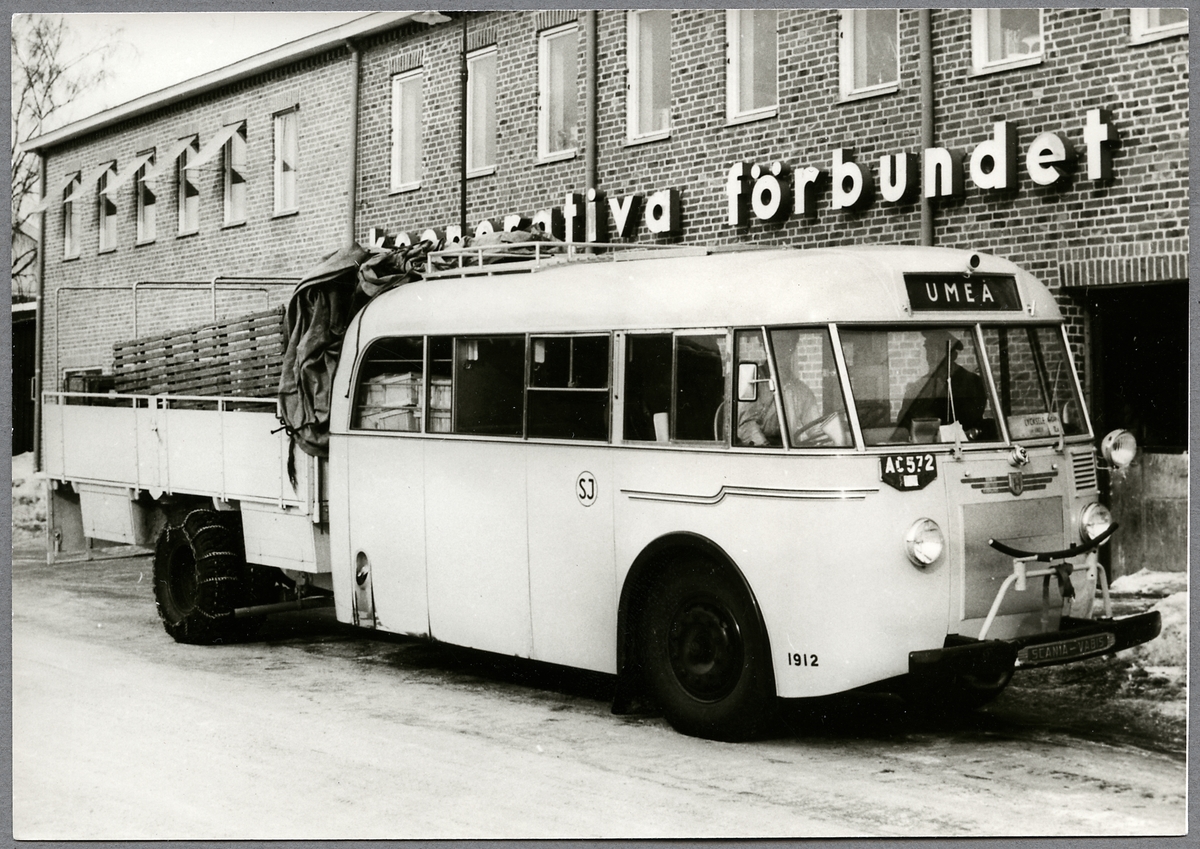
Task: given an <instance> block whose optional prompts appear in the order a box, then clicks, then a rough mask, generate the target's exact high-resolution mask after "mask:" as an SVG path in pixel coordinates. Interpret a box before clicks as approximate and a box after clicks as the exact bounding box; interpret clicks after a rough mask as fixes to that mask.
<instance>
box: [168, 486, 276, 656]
mask: <svg viewBox="0 0 1200 849" xmlns="http://www.w3.org/2000/svg"><path fill="white" fill-rule="evenodd" d="M239 519H240V517H239V516H238V514H236V513H218V512H217V511H215V510H205V509H199V510H192V511H191V512H189V513H188V514H187V515H186V516H185V517H184V520H183V523H182V524H180V525H178V526H171V525H168V526H167V527H166V528H164V529H163V531H162V533H161V534H160V535H159V537H158V543H157V545H156V546H155V551H154V602H155V606H156V607H157V608H158V615H159V618H160V619H161V620H162V623H163V628H164V629H165V630H166V632H167V633H168V634H170V635H171V637H172V638H174V639H175V640H176V641H177V642H180V643H195V644H200V645H211V644H213V643H225V642H237V641H239V640H244V639H247V638H249V637H251V636H253V635H254V634H255V633H256V632H257V631H258V629H259V627H261V625H262V621H263V620H262V619H261V618H237V619H235V618H234V616H233V611H234V608H236V607H241V606H243V605H246V604H250V603H253V602H252V599H253V595H254V593H253V591H252V589H251V587H250V578H249V574H248V569H247V568H246V563H245V556H244V554H243V552H242V535H241V522H240V521H239Z"/></svg>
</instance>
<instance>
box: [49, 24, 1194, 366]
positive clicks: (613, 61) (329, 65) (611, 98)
mask: <svg viewBox="0 0 1200 849" xmlns="http://www.w3.org/2000/svg"><path fill="white" fill-rule="evenodd" d="M596 14H597V20H598V40H599V55H600V69H599V79H598V114H597V121H598V132H597V137H598V151H599V155H598V160H599V161H598V174H599V187H600V189H601V190H602V191H604V192H606V193H607V194H608V196H610V197H612V196H622V195H626V194H629V193H641V194H649V193H650V192H652V191H655V190H658V189H666V188H672V189H676V190H678V191H679V193H680V198H681V201H682V230H681V232H680V234H679V236H678V237H675V238H676V239H677V240H678V241H683V242H687V243H718V244H746V245H762V244H796V245H802V246H823V245H842V244H864V243H872V242H885V243H909V244H914V243H916V242H917V241H918V239H919V233H920V204H919V203H916V202H908V203H884V202H882V201H881V200H877V201H876V202H875V203H873V204H871V205H869V206H868V207H867V208H866V209H864V210H862V211H858V212H854V211H845V210H834V209H833V208H832V206H831V194H832V193H831V188H830V185H829V180H828V177H826V179H825V180H824V182H823V183H821V184H820V185H819V187H818V191H817V194H816V196H815V198H814V201H815V203H814V207H815V208H814V209H813V211H812V212H811V214H809V215H807V216H804V217H797V216H792V217H791V218H789V219H788V220H786V221H783V222H776V223H769V222H761V221H752V222H751V223H749V224H747V225H746V226H742V227H734V226H731V225H729V224H728V223H727V220H726V208H727V207H726V197H725V182H726V174H727V172H728V169H729V166H730V165H731V164H733V163H736V162H750V163H755V162H757V163H768V162H771V161H772V160H781V161H784V162H786V163H788V164H790V165H791V166H792V167H793V168H795V169H800V168H803V167H806V166H816V167H818V168H821V169H822V170H823V171H825V172H826V175H828V173H829V171H830V168H831V166H832V163H833V159H832V157H833V151H834V150H835V149H837V148H845V149H847V150H849V151H850V152H851V155H852V156H853V159H854V161H856V162H858V163H860V164H862V165H869V166H870V167H871V168H872V170H877V168H878V160H879V157H880V156H881V155H884V154H899V153H914V154H917V153H920V148H921V144H920V127H919V115H920V85H919V80H918V12H917V10H915V9H905V10H901V12H900V14H899V36H900V43H899V48H900V51H899V52H900V79H899V86H898V89H897V90H896V91H894V92H892V93H887V94H882V95H879V96H875V97H870V98H866V99H860V100H854V101H849V102H843V101H842V100H841V99H840V95H839V74H838V61H839V59H838V21H839V14H838V12H836V11H831V10H814V9H788V10H781V11H780V12H779V24H778V30H779V36H778V52H779V57H780V73H779V108H778V114H777V115H776V116H775V117H772V118H768V119H764V120H760V121H754V122H750V123H743V124H737V125H733V126H727V124H726V119H725V46H724V45H725V38H726V36H725V13H724V12H723V11H722V10H706V9H700V10H679V11H675V12H673V13H672V32H671V62H672V65H671V86H672V88H671V95H672V97H671V103H672V106H671V126H672V130H671V134H670V136H669V138H666V139H662V140H658V141H653V142H648V143H643V144H632V145H631V144H628V143H627V142H626V138H625V96H626V94H625V79H626V74H625V61H626V55H625V54H626V43H625V39H626V13H625V12H624V11H620V10H601V11H598V12H597V13H596ZM575 18H577V19H578V22H579V30H580V37H579V78H578V90H579V104H578V105H579V114H580V123H581V125H582V124H583V122H584V117H583V116H584V107H585V91H584V81H585V77H584V75H585V69H586V66H585V61H586V55H585V53H586V39H585V32H584V31H585V24H584V13H570V12H554V13H547V12H541V13H537V12H519V11H497V12H487V13H469V14H468V15H467V27H468V44H469V46H470V47H471V48H472V49H474V48H479V47H483V46H489V45H491V44H494V45H495V47H496V51H497V63H496V64H497V68H498V75H497V103H496V110H497V116H496V117H497V122H496V123H497V143H496V168H495V172H494V173H493V174H490V175H485V176H479V177H473V178H472V179H470V180H469V181H468V203H467V220H468V226H469V227H470V228H472V229H473V228H474V226H475V224H476V223H477V222H479V221H480V220H481V219H484V218H490V219H500V218H502V217H503V216H504V215H506V214H509V213H521V214H524V215H531V214H533V213H535V212H537V211H538V210H541V209H544V208H548V207H551V206H561V205H562V203H563V196H564V194H565V193H566V192H567V191H577V192H582V191H583V190H584V188H585V187H586V180H587V175H586V173H585V161H584V152H583V150H582V149H580V151H579V152H578V154H577V155H576V156H575V157H574V158H571V159H566V160H563V161H557V162H550V163H538V161H537V125H538V124H537V122H538V111H537V108H538V38H537V36H538V31H539V28H543V27H548V26H554V25H559V24H562V23H563V22H565V21H570V20H572V19H575ZM932 22H933V50H934V71H935V89H936V102H935V111H936V131H935V144H936V145H939V146H943V147H947V148H950V149H954V150H958V151H962V152H963V153H964V154H966V158H967V159H969V154H970V151H971V150H972V149H974V148H975V147H976V146H977V145H978V144H980V143H981V142H984V141H986V140H988V139H990V138H991V137H992V132H993V124H994V123H995V122H997V121H1001V120H1003V121H1008V122H1011V124H1012V125H1014V126H1015V128H1016V134H1017V150H1018V159H1019V166H1018V169H1017V172H1018V176H1017V187H1016V189H1015V190H1014V191H1011V192H1007V193H1004V194H1002V195H995V194H987V193H985V192H983V191H982V190H980V189H979V188H978V187H976V186H975V185H973V184H972V182H971V180H970V179H969V178H968V179H966V180H965V191H964V192H963V194H962V196H961V197H960V198H958V199H954V200H944V201H939V202H937V204H936V211H935V222H936V224H935V233H936V242H937V244H941V245H946V246H951V247H963V248H972V249H978V250H983V251H988V252H993V253H996V254H999V255H1001V256H1004V257H1007V258H1009V259H1012V260H1014V261H1016V262H1017V263H1019V264H1021V265H1023V266H1025V267H1026V268H1028V269H1030V270H1031V271H1032V272H1033V273H1035V274H1037V275H1039V276H1040V277H1041V278H1042V279H1043V280H1045V281H1046V282H1047V283H1048V284H1049V285H1050V286H1051V287H1052V288H1053V289H1055V290H1056V292H1057V293H1058V296H1059V301H1060V304H1061V305H1062V308H1063V310H1064V312H1065V313H1066V315H1067V317H1068V320H1069V330H1070V334H1071V339H1072V341H1073V343H1074V345H1075V348H1076V355H1077V359H1078V360H1080V361H1082V357H1081V356H1080V353H1081V349H1082V343H1083V340H1084V338H1085V332H1086V316H1085V313H1084V309H1083V306H1082V305H1081V304H1080V303H1078V302H1077V301H1076V300H1075V298H1074V297H1073V296H1072V295H1071V293H1070V292H1071V288H1072V287H1073V286H1078V285H1083V284H1084V283H1087V282H1090V281H1092V280H1093V275H1094V274H1096V273H1098V274H1100V275H1101V276H1102V277H1103V282H1106V283H1128V282H1152V281H1153V280H1155V279H1157V275H1159V274H1166V275H1169V276H1175V275H1178V274H1183V273H1186V257H1187V248H1188V224H1187V221H1188V218H1187V216H1188V202H1187V191H1188V177H1187V173H1188V172H1187V167H1188V102H1187V92H1188V68H1187V47H1188V39H1187V38H1186V37H1182V38H1181V37H1174V38H1169V39H1165V40H1161V41H1156V42H1151V43H1148V44H1142V45H1132V44H1131V43H1130V37H1129V12H1128V10H1127V9H1075V8H1065V9H1064V8H1060V9H1047V10H1046V11H1045V15H1044V36H1045V57H1044V60H1043V61H1042V62H1041V63H1040V64H1038V65H1035V66H1031V67H1024V68H1018V69H1012V70H1007V71H1003V72H999V73H992V74H986V75H975V74H973V72H972V64H971V11H970V10H969V9H950V10H934V11H933V12H932ZM462 38H463V33H462V28H461V24H460V22H459V21H458V20H456V21H454V22H452V23H449V24H444V25H440V26H434V27H426V26H424V25H407V26H404V27H401V28H399V29H397V30H394V31H392V32H391V33H389V34H386V35H383V36H379V37H376V38H373V39H371V40H367V41H364V42H363V43H362V44H360V45H359V47H360V49H361V50H362V68H361V75H360V86H361V87H360V98H361V105H360V114H359V127H360V138H359V141H360V150H359V171H358V176H357V198H358V210H357V218H356V222H357V224H356V227H357V234H358V238H359V240H360V241H363V242H365V241H366V240H367V239H368V235H369V232H370V230H371V228H372V227H383V228H386V229H387V230H389V231H392V232H396V231H400V230H406V231H410V232H412V233H413V235H417V234H419V233H420V231H421V230H423V229H425V228H427V227H441V226H444V225H447V224H456V223H458V220H459V202H460V156H461V153H460V141H459V134H460V130H461V125H460V119H459V103H460V101H459V96H460V94H459V93H460V76H459V75H460V52H459V51H460V49H461V46H462ZM414 67H420V68H421V69H422V72H423V78H424V83H423V106H424V109H423V119H424V132H423V167H422V175H421V185H420V187H419V188H418V189H415V190H412V191H405V192H397V193H393V192H391V191H390V144H391V126H390V122H391V103H390V99H391V86H390V79H391V76H392V75H393V73H395V72H396V71H397V70H407V69H411V68H414ZM349 68H350V59H349V57H348V55H347V54H346V53H345V52H340V51H338V52H333V53H331V54H329V55H327V56H323V57H319V58H317V59H314V60H309V61H306V62H305V63H302V64H301V65H299V66H297V67H293V68H290V69H286V70H282V71H276V72H272V73H270V74H267V75H264V76H262V77H260V78H257V79H254V80H250V81H246V82H244V83H240V84H238V85H236V86H233V87H231V88H230V89H229V90H226V91H223V92H219V93H216V94H213V95H209V96H205V97H203V98H198V99H194V100H192V101H188V102H185V103H180V104H177V105H175V106H173V107H171V108H170V109H167V110H164V111H162V112H160V113H158V114H156V115H154V116H152V117H149V118H144V119H140V120H137V121H133V122H130V123H129V124H127V125H124V126H120V127H116V128H113V129H110V130H106V131H103V132H100V133H97V134H96V135H95V136H94V137H91V138H88V139H86V140H85V141H84V142H81V143H78V144H73V145H72V146H71V148H70V149H68V150H61V151H58V150H56V151H52V152H51V156H50V161H49V176H50V181H51V182H54V181H56V180H57V179H58V177H59V176H60V175H62V174H65V173H67V172H68V171H71V170H75V169H87V168H88V167H89V166H91V165H93V164H97V163H99V162H102V161H104V159H106V158H112V157H114V156H115V157H116V158H117V160H118V165H120V164H121V163H123V162H127V161H128V160H129V159H131V158H132V157H133V156H134V155H135V153H136V152H137V151H139V150H142V149H145V148H147V147H150V146H153V145H158V146H160V148H161V146H163V145H165V144H167V143H169V142H170V141H171V140H173V139H174V138H177V137H179V136H182V135H184V134H185V133H188V132H193V131H196V132H199V133H200V137H201V143H203V141H204V139H205V138H206V137H207V136H209V135H211V133H213V132H215V131H216V130H217V129H218V128H219V127H220V126H221V125H222V124H224V123H226V122H228V121H231V120H236V119H237V118H238V117H241V116H244V117H245V119H246V120H247V126H248V173H249V175H250V193H249V215H248V221H247V223H246V224H245V225H244V226H242V227H237V228H230V229H223V228H222V227H221V180H220V160H219V157H218V158H217V159H216V160H214V161H213V163H212V164H211V166H210V167H209V168H208V169H206V170H205V171H204V172H203V177H202V179H201V185H202V191H203V195H202V203H201V227H200V233H199V234H198V235H195V236H187V237H183V238H177V237H176V236H175V232H174V228H175V223H174V221H175V203H176V198H175V189H174V186H173V181H172V180H170V179H165V180H164V181H163V183H161V184H160V194H159V204H158V206H159V213H158V226H159V238H158V240H157V241H156V242H155V243H154V244H153V245H148V246H143V247H136V248H135V247H133V239H134V235H133V227H134V222H133V217H134V216H133V194H132V188H130V189H129V190H128V192H127V193H126V194H125V195H124V196H123V197H122V198H121V199H120V201H119V216H118V218H119V227H118V248H117V250H116V251H115V252H113V253H110V254H105V255H103V256H98V255H97V234H96V226H97V222H96V220H95V212H94V205H88V206H87V213H86V214H85V220H84V234H83V245H82V252H81V257H80V258H79V259H78V260H70V261H66V262H64V261H62V260H61V258H60V253H61V244H62V231H61V227H62V221H61V213H60V211H59V210H57V209H52V210H51V211H50V213H49V214H48V215H47V244H48V246H49V256H48V257H47V264H46V268H47V272H46V279H47V290H48V297H49V298H50V299H52V298H53V296H54V290H55V288H56V287H59V286H63V285H81V284H89V285H92V284H102V285H113V286H123V285H124V286H127V285H128V283H129V282H131V281H133V280H151V279H163V280H179V279H190V280H207V279H209V278H210V277H211V276H212V275H214V274H243V275H259V274H297V273H299V272H301V271H302V270H303V269H304V268H306V267H308V266H309V265H311V263H312V261H313V260H314V258H317V257H319V256H320V255H321V254H323V253H324V252H325V251H327V250H329V249H331V248H332V247H335V246H336V245H337V244H338V243H339V242H340V240H341V233H342V228H343V227H344V222H345V217H344V216H345V214H346V213H345V209H344V207H345V194H344V190H345V180H344V169H345V167H346V166H345V161H344V160H345V158H346V157H345V154H346V152H347V148H346V139H345V135H344V127H345V122H346V119H347V112H346V110H347V104H348V102H349V84H350V80H349V75H348V70H349ZM288 102H291V103H295V102H298V103H300V206H301V211H300V214H299V215H297V216H293V217H289V218H281V219H274V218H272V217H271V203H272V193H271V173H270V171H271V154H272V145H271V120H270V116H271V113H272V112H273V111H274V110H275V109H278V108H281V107H282V105H283V104H285V103H288ZM1096 108H1103V109H1106V110H1109V112H1110V113H1111V120H1112V122H1113V125H1114V127H1115V128H1116V131H1117V133H1118V135H1119V137H1120V143H1119V145H1117V146H1115V148H1114V149H1113V156H1112V163H1113V178H1112V179H1111V181H1108V182H1103V183H1100V182H1095V181H1092V180H1089V179H1087V175H1086V168H1085V163H1084V162H1083V157H1082V151H1083V149H1084V142H1083V137H1082V128H1083V124H1084V121H1085V116H1086V113H1087V110H1089V109H1096ZM1043 132H1058V133H1062V134H1063V135H1064V136H1066V137H1067V138H1068V139H1069V140H1070V141H1071V142H1072V143H1073V145H1074V146H1075V147H1076V149H1077V150H1078V151H1079V152H1080V162H1079V165H1078V167H1077V169H1076V171H1075V173H1074V176H1073V177H1072V178H1071V179H1069V180H1067V181H1065V185H1062V186H1059V187H1052V188H1042V187H1039V186H1037V185H1036V184H1035V183H1033V181H1032V180H1031V179H1030V178H1029V175H1028V173H1027V172H1026V169H1025V166H1024V152H1025V149H1026V147H1027V146H1028V144H1029V143H1030V142H1031V141H1032V140H1033V139H1034V138H1035V137H1036V136H1037V135H1039V134H1040V133H1043ZM636 238H637V239H638V240H640V241H653V240H654V237H652V235H651V234H649V233H648V232H647V231H646V230H645V228H644V227H639V228H638V235H637V237H636ZM1098 264H1099V265H1098ZM1096 269H1100V270H1099V271H1098V272H1097V271H1096ZM286 292H287V289H286V288H283V287H281V288H280V289H279V290H278V292H277V293H274V294H273V295H272V296H271V297H272V298H275V299H276V300H275V301H274V302H278V301H279V300H282V299H283V298H284V297H286ZM71 297H73V298H78V297H80V296H77V295H76V296H71ZM230 297H231V298H232V296H230ZM245 297H246V298H248V299H249V300H248V301H246V302H242V301H237V300H229V301H223V303H224V304H226V306H223V307H221V309H228V310H231V311H233V310H236V309H241V308H242V307H243V306H245V305H246V304H247V303H249V301H252V300H253V297H252V296H245ZM85 300H86V299H85ZM146 300H147V304H146V306H142V305H141V304H140V303H139V322H143V321H144V322H146V326H147V327H151V326H153V327H154V329H158V328H159V327H163V326H165V325H166V324H168V323H179V324H186V323H187V322H188V321H190V320H191V319H192V318H193V317H197V318H198V320H200V321H203V320H207V318H208V313H207V312H206V310H208V309H210V307H209V305H208V302H207V300H206V298H205V296H204V295H195V296H191V295H189V296H182V295H179V296H173V297H172V298H170V299H168V298H166V297H164V296H156V297H155V298H154V299H151V298H150V296H149V293H146ZM152 300H153V301H154V302H155V303H158V304H161V305H162V306H161V310H162V311H161V313H158V314H155V313H153V311H152V307H151V306H150V303H151V301H152ZM119 301H120V299H119V298H107V299H99V298H97V299H96V300H95V304H96V309H95V310H92V311H90V312H88V311H85V312H87V315H84V316H80V317H78V318H77V319H76V318H74V317H73V319H72V321H71V322H70V323H69V324H70V332H67V331H66V330H64V335H63V339H62V347H63V349H64V350H66V351H70V357H71V358H73V359H72V362H74V361H75V360H80V361H83V360H89V359H91V358H93V357H95V356H99V353H98V352H99V351H100V350H101V349H103V347H104V346H103V345H101V344H100V343H99V342H98V341H97V340H98V339H99V338H100V336H103V335H104V334H109V335H111V334H112V333H114V332H115V331H114V330H113V328H115V327H117V326H118V323H117V319H118V317H120V316H122V315H123V313H122V311H121V308H120V307H119V306H117V304H118V303H119ZM86 302H89V303H90V301H86ZM168 302H169V303H168ZM51 303H52V301H51ZM108 304H112V306H107V305H108ZM185 305H186V306H185ZM260 305H261V301H255V302H253V303H252V304H250V305H249V309H258V308H260ZM52 312H53V311H52V310H51V309H48V310H47V334H48V335H47V344H48V350H52V348H53V345H54V338H55V337H54V327H53V319H54V317H53V315H52ZM89 318H90V319H93V321H91V322H90V323H89V321H88V320H87V319H89ZM121 320H122V321H124V320H125V319H121ZM66 323H67V322H66V320H65V319H64V324H66ZM95 325H98V326H99V329H98V330H97V329H96V326H95ZM139 330H140V328H139ZM98 334H99V335H98Z"/></svg>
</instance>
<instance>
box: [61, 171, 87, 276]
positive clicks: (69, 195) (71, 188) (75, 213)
mask: <svg viewBox="0 0 1200 849" xmlns="http://www.w3.org/2000/svg"><path fill="white" fill-rule="evenodd" d="M79 188H80V175H79V174H76V175H75V176H74V177H72V178H71V180H70V182H68V183H67V187H66V188H65V189H63V205H62V210H63V258H64V259H71V258H72V257H77V256H79V228H80V226H81V224H82V223H83V210H81V209H80V208H79V204H77V203H76V202H75V200H74V198H75V195H77V194H79Z"/></svg>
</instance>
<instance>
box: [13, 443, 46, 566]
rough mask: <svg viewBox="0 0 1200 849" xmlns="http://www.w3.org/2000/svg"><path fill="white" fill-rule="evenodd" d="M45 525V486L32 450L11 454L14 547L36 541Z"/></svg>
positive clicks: (34, 543) (35, 543)
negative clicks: (34, 464)
mask: <svg viewBox="0 0 1200 849" xmlns="http://www.w3.org/2000/svg"><path fill="white" fill-rule="evenodd" d="M45 527H46V488H45V486H44V484H43V482H42V481H41V480H38V478H37V477H36V476H35V475H34V473H33V454H32V453H31V452H26V453H25V454H18V455H17V456H15V457H13V458H12V531H13V547H14V548H15V547H17V546H27V545H37V544H38V543H40V541H41V539H42V532H43V530H44V528H45Z"/></svg>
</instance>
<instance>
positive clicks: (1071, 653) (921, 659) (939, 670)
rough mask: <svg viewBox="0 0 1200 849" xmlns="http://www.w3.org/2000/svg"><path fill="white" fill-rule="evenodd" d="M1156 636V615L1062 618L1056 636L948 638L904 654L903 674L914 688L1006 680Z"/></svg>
mask: <svg viewBox="0 0 1200 849" xmlns="http://www.w3.org/2000/svg"><path fill="white" fill-rule="evenodd" d="M1161 630H1162V617H1161V616H1160V615H1159V613H1158V611H1155V610H1152V611H1150V612H1148V613H1139V614H1137V615H1134V616H1124V617H1122V618H1120V619H1075V618H1072V617H1069V616H1064V617H1063V618H1062V620H1061V621H1060V622H1059V627H1058V630H1057V631H1047V632H1044V633H1041V634H1031V635H1029V636H1026V637H1016V638H1014V639H1010V640H972V639H970V638H968V637H960V636H957V635H951V636H950V637H947V638H946V645H945V646H943V647H942V648H940V649H926V650H923V651H914V652H909V654H908V672H909V676H910V677H911V679H912V682H913V683H914V684H916V685H918V686H921V685H926V686H930V687H934V688H937V687H939V686H942V685H946V684H950V683H952V682H954V681H980V682H982V681H1001V680H1006V679H1007V677H1008V676H1009V675H1011V674H1012V672H1013V670H1014V669H1030V668H1034V667H1039V666H1055V665H1057V664H1061V663H1073V662H1074V661H1077V660H1083V659H1084V658H1088V657H1096V656H1097V655H1102V654H1110V653H1112V652H1117V651H1121V650H1122V649H1127V648H1132V647H1133V646H1136V645H1141V644H1142V643H1145V642H1149V641H1150V640H1152V639H1154V638H1155V637H1157V636H1158V634H1159V632H1160V631H1161Z"/></svg>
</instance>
